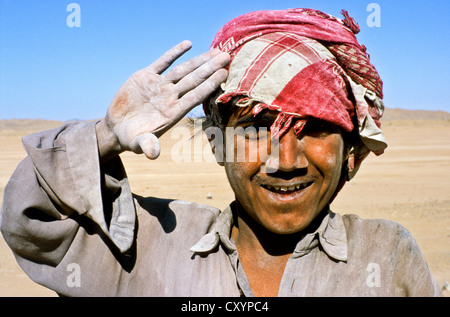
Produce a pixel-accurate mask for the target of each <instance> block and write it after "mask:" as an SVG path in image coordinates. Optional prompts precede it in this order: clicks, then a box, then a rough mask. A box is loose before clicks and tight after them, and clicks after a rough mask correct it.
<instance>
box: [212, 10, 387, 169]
mask: <svg viewBox="0 0 450 317" xmlns="http://www.w3.org/2000/svg"><path fill="white" fill-rule="evenodd" d="M342 13H343V15H344V17H345V19H344V20H340V19H338V18H335V17H333V16H330V15H328V14H325V13H323V12H320V11H317V10H312V9H289V10H276V11H256V12H252V13H248V14H245V15H242V16H240V17H238V18H235V19H233V20H231V21H230V22H228V23H227V24H226V25H225V26H223V28H222V29H221V30H220V31H219V32H218V33H217V35H216V37H215V38H214V40H213V43H212V47H215V48H219V49H221V50H222V51H226V52H228V53H230V55H231V63H230V65H229V75H228V78H227V81H226V83H224V84H223V85H222V89H223V90H224V93H223V94H222V95H220V96H219V97H218V99H217V100H216V103H218V104H220V103H222V104H225V103H227V102H229V101H230V100H231V98H233V97H236V96H242V98H241V99H239V101H238V102H237V105H238V106H253V107H254V108H253V112H254V114H255V115H256V114H258V113H259V112H260V111H262V110H263V109H271V110H277V111H279V112H280V114H279V115H278V118H277V120H276V121H275V122H274V124H273V125H272V127H271V131H272V135H273V136H274V137H280V136H281V135H282V134H283V133H284V132H285V131H286V130H287V129H288V128H289V127H290V126H291V124H292V123H293V122H295V126H294V128H295V131H296V133H300V132H301V130H302V128H303V126H304V124H305V123H306V121H307V120H308V118H310V117H313V118H317V119H321V120H325V121H328V122H330V123H333V124H336V125H338V126H340V127H341V128H342V129H344V130H345V131H347V132H350V131H352V130H354V129H355V128H357V129H358V132H359V136H360V140H361V142H360V144H357V145H355V146H354V148H353V149H352V151H351V156H350V158H349V170H350V173H349V177H350V178H351V177H353V175H354V173H356V171H357V169H358V167H359V165H360V163H361V162H362V160H363V159H364V158H365V157H366V156H367V155H368V153H369V152H370V151H372V152H374V153H375V154H376V155H379V154H381V153H383V151H384V149H385V148H386V147H387V143H386V140H385V138H384V135H383V132H382V131H381V130H380V122H379V119H380V118H381V116H382V114H383V110H384V106H383V102H382V98H383V93H382V81H381V79H380V77H379V75H378V73H377V71H376V69H375V68H374V66H373V65H372V64H371V63H370V61H369V56H368V54H367V53H366V49H365V47H364V46H360V45H359V44H358V42H357V40H356V37H355V34H356V33H358V32H359V27H358V25H357V24H356V23H355V22H354V20H353V19H352V18H350V17H349V16H348V14H347V12H346V11H344V10H343V11H342ZM205 111H207V110H206V109H205ZM294 119H295V120H294ZM355 124H357V127H355Z"/></svg>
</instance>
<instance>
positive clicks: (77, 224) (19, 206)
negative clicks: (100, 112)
mask: <svg viewBox="0 0 450 317" xmlns="http://www.w3.org/2000/svg"><path fill="white" fill-rule="evenodd" d="M23 144H24V147H25V150H26V151H27V154H28V156H27V157H26V158H25V159H24V160H23V161H22V162H21V163H20V164H19V166H18V167H17V169H16V170H15V172H14V173H13V175H12V176H11V178H10V180H9V182H8V184H7V186H6V187H5V192H4V199H3V205H2V208H1V213H0V228H1V232H2V234H3V237H4V239H5V241H6V242H7V243H8V245H9V246H10V248H11V249H12V250H13V252H14V254H15V256H16V258H17V260H18V263H19V264H20V265H21V267H22V269H24V271H25V272H26V273H27V274H28V275H29V276H30V277H31V278H32V279H33V280H35V281H36V282H38V283H40V284H43V285H45V286H47V287H50V288H52V289H54V290H56V291H57V292H59V293H62V294H66V295H76V291H77V290H79V289H77V288H70V283H67V280H66V279H67V278H68V274H69V273H70V271H68V268H73V267H77V266H80V265H83V267H91V268H94V269H90V273H89V274H91V275H92V278H86V277H88V276H87V275H86V274H85V275H84V276H85V279H84V280H85V285H86V286H87V285H88V284H93V285H95V283H99V280H98V278H100V275H101V274H96V273H98V272H96V270H95V265H96V264H99V262H98V261H103V262H104V263H108V264H110V265H107V266H106V267H108V269H106V270H107V271H108V270H111V272H109V273H110V274H111V275H110V276H109V279H110V280H111V281H113V282H112V283H114V280H115V279H114V277H113V276H114V275H120V272H121V270H122V269H123V266H124V264H123V263H121V261H120V257H121V256H122V255H124V254H127V253H128V252H130V250H131V249H132V245H133V241H134V238H133V237H134V227H135V221H136V219H135V217H136V216H135V215H136V213H135V206H134V203H133V196H132V194H131V190H130V187H129V184H128V181H127V178H126V174H125V171H124V169H123V165H122V163H121V161H120V158H119V157H117V158H116V159H114V160H112V161H111V162H109V163H108V164H106V165H103V166H100V163H99V156H98V148H97V138H96V134H95V122H89V123H88V122H81V123H71V124H67V125H64V126H63V127H60V128H57V129H54V130H49V131H45V132H41V133H37V134H33V135H30V136H27V137H24V138H23ZM88 218H89V219H90V220H89V219H88ZM93 233H97V234H93ZM128 258H129V256H128ZM109 262H111V263H109ZM70 264H74V265H70ZM102 269H104V268H102ZM85 273H86V272H85ZM103 273H104V275H107V274H108V272H103ZM96 275H98V277H96ZM111 277H112V278H111ZM97 288H98V287H97ZM92 289H93V290H95V289H96V288H95V287H93V288H92Z"/></svg>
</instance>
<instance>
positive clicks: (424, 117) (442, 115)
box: [381, 108, 450, 122]
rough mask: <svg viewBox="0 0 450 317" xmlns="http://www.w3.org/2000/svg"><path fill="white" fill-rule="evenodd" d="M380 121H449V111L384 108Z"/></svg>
mask: <svg viewBox="0 0 450 317" xmlns="http://www.w3.org/2000/svg"><path fill="white" fill-rule="evenodd" d="M381 120H382V122H385V121H396V120H400V121H428V120H440V121H449V120H450V113H449V112H445V111H429V110H405V109H399V108H386V109H385V112H384V115H383V118H382V119H381Z"/></svg>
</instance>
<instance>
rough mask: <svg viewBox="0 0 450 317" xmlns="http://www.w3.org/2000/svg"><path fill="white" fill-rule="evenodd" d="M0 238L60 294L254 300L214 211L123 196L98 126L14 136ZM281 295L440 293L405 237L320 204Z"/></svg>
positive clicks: (226, 216)
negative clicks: (22, 153) (18, 151)
mask: <svg viewBox="0 0 450 317" xmlns="http://www.w3.org/2000/svg"><path fill="white" fill-rule="evenodd" d="M23 143H24V146H25V149H26V151H27V153H28V156H27V157H26V158H25V159H24V160H23V161H22V162H21V163H20V165H19V166H18V167H17V169H16V171H15V172H14V174H13V175H12V177H11V179H10V181H9V183H8V185H7V186H6V188H5V193H4V201H3V205H2V209H1V214H0V216H1V218H0V226H1V231H2V234H3V236H4V238H5V240H6V242H7V243H8V244H9V246H10V247H11V249H12V250H13V252H14V254H15V256H16V258H17V261H18V263H19V264H20V266H21V267H22V269H23V270H24V271H25V272H26V273H27V274H28V275H29V276H30V277H31V278H32V279H33V280H34V281H36V282H37V283H39V284H42V285H44V286H46V287H49V288H50V289H53V290H54V291H55V292H57V293H59V294H61V295H65V296H252V291H251V289H250V286H249V282H248V280H247V278H246V275H245V272H244V270H243V267H242V265H241V263H240V261H239V255H238V252H237V250H236V247H235V244H234V242H233V241H232V239H231V238H230V232H231V228H232V226H233V204H231V205H230V206H229V207H228V208H226V209H225V210H223V211H220V210H218V209H216V208H214V207H211V206H205V205H199V204H196V203H192V202H186V201H180V200H169V199H158V198H153V197H146V198H144V197H140V196H137V195H133V194H132V193H131V190H130V187H129V184H128V181H127V177H126V173H125V171H124V169H123V165H122V163H121V161H120V158H119V157H117V158H116V159H114V160H112V161H110V162H108V163H107V164H100V162H99V157H98V149H97V139H96V135H95V123H72V124H68V125H65V126H63V127H61V128H58V129H54V130H50V131H45V132H42V133H38V134H34V135H30V136H27V137H25V138H24V139H23ZM278 295H279V296H439V295H441V291H440V288H439V286H438V285H437V283H436V282H435V281H434V279H433V277H432V276H431V273H430V271H429V269H428V267H427V264H426V261H425V259H424V257H423V255H422V253H421V252H420V250H419V247H418V245H417V243H416V241H415V240H414V238H413V237H412V236H411V234H410V233H409V232H408V231H407V230H406V229H405V228H403V227H402V226H400V225H399V224H397V223H395V222H391V221H387V220H378V219H377V220H375V219H361V218H359V217H358V216H356V215H344V216H341V215H339V214H335V213H333V212H332V211H331V210H328V213H327V214H326V215H325V216H324V218H323V220H322V222H321V224H320V226H319V227H318V228H317V230H316V231H315V232H313V233H309V234H306V235H304V236H303V237H302V238H301V239H300V241H299V242H298V244H297V246H296V248H295V251H294V253H293V254H292V256H291V257H290V259H289V260H288V262H287V264H286V268H285V270H284V275H283V278H282V280H281V284H280V288H279V293H278Z"/></svg>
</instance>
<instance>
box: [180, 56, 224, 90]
mask: <svg viewBox="0 0 450 317" xmlns="http://www.w3.org/2000/svg"><path fill="white" fill-rule="evenodd" d="M229 62H230V56H229V55H228V54H227V53H221V54H219V55H217V56H215V57H214V58H213V59H211V60H209V61H208V62H207V63H205V64H203V65H201V66H200V67H199V68H197V69H196V70H195V71H193V72H191V73H189V74H188V75H186V76H185V77H184V78H183V79H181V80H180V81H179V82H178V83H177V84H176V85H175V87H176V89H177V91H178V92H179V94H180V96H181V95H184V94H185V93H187V92H188V91H190V90H192V89H195V88H196V87H197V86H199V85H200V84H201V83H203V82H204V81H205V80H208V79H209V78H210V76H211V75H212V74H214V73H215V72H216V71H218V70H219V69H222V68H224V67H225V66H227V65H228V63H229Z"/></svg>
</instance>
